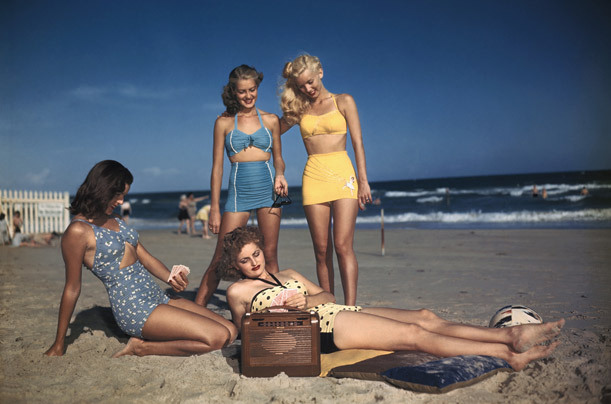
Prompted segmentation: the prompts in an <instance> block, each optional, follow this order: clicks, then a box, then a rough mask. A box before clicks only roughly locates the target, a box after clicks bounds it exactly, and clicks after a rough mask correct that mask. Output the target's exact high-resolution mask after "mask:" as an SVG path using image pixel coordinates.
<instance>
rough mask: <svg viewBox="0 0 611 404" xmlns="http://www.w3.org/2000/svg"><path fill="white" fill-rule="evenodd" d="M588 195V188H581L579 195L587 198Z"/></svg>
mask: <svg viewBox="0 0 611 404" xmlns="http://www.w3.org/2000/svg"><path fill="white" fill-rule="evenodd" d="M589 194H590V191H588V188H586V187H583V188H581V195H583V196H588V195H589Z"/></svg>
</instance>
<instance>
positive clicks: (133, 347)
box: [46, 160, 237, 357]
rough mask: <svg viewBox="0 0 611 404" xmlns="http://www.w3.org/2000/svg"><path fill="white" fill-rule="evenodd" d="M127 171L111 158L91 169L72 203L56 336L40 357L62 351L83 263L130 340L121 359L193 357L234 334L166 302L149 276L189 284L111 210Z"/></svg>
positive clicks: (215, 320) (179, 302) (207, 316)
mask: <svg viewBox="0 0 611 404" xmlns="http://www.w3.org/2000/svg"><path fill="white" fill-rule="evenodd" d="M132 181H133V177H132V174H131V173H130V172H129V170H128V169H127V168H125V167H123V166H122V165H121V164H120V163H118V162H116V161H112V160H105V161H101V162H99V163H98V164H96V165H95V166H94V167H93V168H92V169H91V171H90V172H89V174H88V175H87V178H86V179H85V182H83V184H82V185H81V186H80V188H79V189H78V191H77V193H76V196H75V198H74V200H73V201H72V204H71V206H70V213H72V214H73V215H75V216H74V218H73V220H72V223H70V225H69V226H68V228H67V229H66V232H65V233H64V235H63V237H62V242H61V247H62V255H63V257H64V262H65V265H66V285H65V286H64V292H63V294H62V298H61V303H60V306H59V319H58V322H57V336H56V337H55V342H54V343H53V345H52V346H51V348H49V350H48V351H47V352H46V355H49V356H61V355H63V354H64V340H65V337H66V331H67V329H68V324H69V323H70V318H71V317H72V313H73V311H74V307H75V306H76V301H77V299H78V297H79V294H80V292H81V275H82V273H81V271H82V266H83V265H85V266H86V267H87V268H89V269H90V270H91V271H92V272H93V273H94V275H96V276H97V277H98V278H99V279H100V280H101V281H102V282H103V283H104V286H106V290H107V291H108V298H109V299H110V305H111V307H112V313H113V315H114V317H115V320H116V321H117V324H118V325H119V327H120V328H121V330H123V332H125V333H126V334H128V335H130V336H132V338H131V339H130V340H129V342H128V343H127V346H126V347H125V348H124V349H122V350H121V351H119V352H117V353H116V354H115V355H114V356H115V357H117V356H122V355H138V356H144V355H184V356H186V355H194V354H201V353H205V352H209V351H213V350H216V349H220V348H222V347H223V346H225V345H227V344H228V343H231V342H232V341H233V340H234V339H235V337H236V335H237V329H236V328H235V327H234V326H233V324H232V323H231V322H230V321H228V320H226V319H224V318H223V317H221V316H219V315H217V314H215V313H213V312H211V311H210V310H208V309H206V308H204V307H202V306H199V305H197V304H195V303H194V302H192V301H190V300H186V299H181V298H172V299H170V298H169V297H168V296H167V295H166V294H165V293H164V292H163V291H162V290H161V288H160V287H159V285H157V283H156V282H155V281H154V280H153V277H152V276H151V274H153V275H155V276H156V277H157V278H159V279H161V280H163V281H164V282H167V283H169V284H170V286H172V288H173V289H174V290H175V291H176V292H180V291H182V290H184V289H185V288H186V287H187V283H188V282H187V277H186V275H185V274H184V273H178V274H177V275H176V276H170V271H169V270H168V268H166V266H165V265H164V264H163V263H162V262H161V261H159V260H158V259H157V258H155V257H153V256H152V255H151V254H150V253H149V252H148V251H147V250H146V249H145V248H144V247H143V246H142V244H141V243H140V241H138V233H137V232H136V231H135V230H134V229H131V228H129V227H127V226H126V224H125V222H123V221H122V220H121V219H120V218H119V216H117V215H114V214H113V213H112V212H113V210H114V209H115V208H116V207H117V206H119V205H121V203H123V199H124V198H125V195H127V193H128V191H129V188H130V185H131V183H132Z"/></svg>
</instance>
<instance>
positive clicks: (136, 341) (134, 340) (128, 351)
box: [112, 337, 144, 358]
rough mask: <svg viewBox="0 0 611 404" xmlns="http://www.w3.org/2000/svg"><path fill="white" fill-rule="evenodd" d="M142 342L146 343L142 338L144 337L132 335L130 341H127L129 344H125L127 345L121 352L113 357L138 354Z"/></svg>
mask: <svg viewBox="0 0 611 404" xmlns="http://www.w3.org/2000/svg"><path fill="white" fill-rule="evenodd" d="M142 344H144V340H142V339H140V338H138V337H131V338H130V339H129V341H127V345H125V347H124V348H123V349H121V350H120V351H119V352H117V353H115V354H114V355H113V356H112V357H113V358H118V357H120V356H125V355H137V353H136V350H137V349H138V347H140V346H141V345H142Z"/></svg>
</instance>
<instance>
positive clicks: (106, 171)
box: [70, 160, 134, 218]
mask: <svg viewBox="0 0 611 404" xmlns="http://www.w3.org/2000/svg"><path fill="white" fill-rule="evenodd" d="M133 181H134V177H133V175H132V173H130V172H129V170H128V169H127V168H125V167H124V166H123V165H122V164H121V163H119V162H118V161H114V160H104V161H100V162H99V163H97V164H96V165H94V166H93V168H92V169H91V170H90V171H89V174H87V178H85V181H84V182H83V183H82V184H81V186H80V187H79V189H78V191H76V196H75V197H74V199H73V200H72V203H71V204H70V213H72V214H73V215H77V214H79V213H80V214H82V215H83V216H85V217H88V218H92V217H96V216H99V215H101V214H103V213H104V211H106V208H107V207H108V203H109V202H110V201H111V200H112V199H113V198H114V197H115V196H117V194H120V193H122V192H123V191H125V186H126V185H131V184H132V182H133Z"/></svg>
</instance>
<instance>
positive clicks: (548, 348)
mask: <svg viewBox="0 0 611 404" xmlns="http://www.w3.org/2000/svg"><path fill="white" fill-rule="evenodd" d="M558 345H560V341H556V342H554V343H552V344H549V345H536V346H534V347H533V348H531V349H529V350H528V351H526V352H523V353H514V354H512V355H511V357H510V358H509V360H508V361H507V362H508V363H509V365H511V367H512V368H513V370H516V371H520V370H522V369H524V368H525V367H526V365H528V364H529V363H530V362H532V361H534V360H537V359H541V358H545V357H546V356H548V355H550V354H551V353H552V352H554V350H555V349H556V347H557V346H558Z"/></svg>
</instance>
